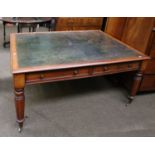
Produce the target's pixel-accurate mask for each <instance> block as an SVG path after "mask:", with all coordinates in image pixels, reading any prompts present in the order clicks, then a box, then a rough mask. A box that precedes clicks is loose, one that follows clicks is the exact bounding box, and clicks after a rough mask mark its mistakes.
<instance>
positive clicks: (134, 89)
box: [128, 72, 142, 103]
mask: <svg viewBox="0 0 155 155" xmlns="http://www.w3.org/2000/svg"><path fill="white" fill-rule="evenodd" d="M141 80H142V73H141V72H138V73H136V75H135V78H134V82H133V85H132V88H131V92H130V96H129V97H128V99H129V103H131V102H132V101H133V99H134V97H135V95H136V93H137V91H138V89H139V86H140V82H141Z"/></svg>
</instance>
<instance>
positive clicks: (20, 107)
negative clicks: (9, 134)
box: [15, 89, 25, 132]
mask: <svg viewBox="0 0 155 155" xmlns="http://www.w3.org/2000/svg"><path fill="white" fill-rule="evenodd" d="M15 107H16V115H17V123H18V125H19V132H21V130H22V128H23V122H24V109H25V97H24V89H15Z"/></svg>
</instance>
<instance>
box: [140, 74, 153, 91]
mask: <svg viewBox="0 0 155 155" xmlns="http://www.w3.org/2000/svg"><path fill="white" fill-rule="evenodd" d="M139 90H140V91H149V90H155V75H144V76H143V80H142V82H141V85H140V89H139Z"/></svg>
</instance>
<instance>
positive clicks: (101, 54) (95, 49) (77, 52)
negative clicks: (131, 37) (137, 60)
mask: <svg viewBox="0 0 155 155" xmlns="http://www.w3.org/2000/svg"><path fill="white" fill-rule="evenodd" d="M16 50H17V55H18V65H19V67H33V66H44V65H57V64H69V63H78V62H79V63H80V62H89V61H96V60H114V59H117V58H128V57H134V56H136V57H137V56H138V54H137V53H136V52H135V51H134V50H132V49H129V48H128V47H127V46H125V45H123V44H121V43H119V42H117V41H116V40H114V39H113V38H111V37H109V36H107V35H105V34H104V33H102V32H101V31H68V32H67V31H66V32H51V33H30V34H17V36H16Z"/></svg>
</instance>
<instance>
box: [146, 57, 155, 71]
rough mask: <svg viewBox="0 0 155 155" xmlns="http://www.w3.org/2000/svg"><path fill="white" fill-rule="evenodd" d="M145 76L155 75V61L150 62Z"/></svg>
mask: <svg viewBox="0 0 155 155" xmlns="http://www.w3.org/2000/svg"><path fill="white" fill-rule="evenodd" d="M145 74H155V59H151V60H149V62H148V64H147V66H146V69H145Z"/></svg>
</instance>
